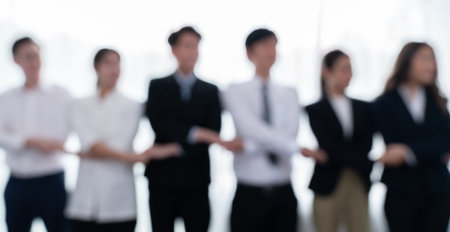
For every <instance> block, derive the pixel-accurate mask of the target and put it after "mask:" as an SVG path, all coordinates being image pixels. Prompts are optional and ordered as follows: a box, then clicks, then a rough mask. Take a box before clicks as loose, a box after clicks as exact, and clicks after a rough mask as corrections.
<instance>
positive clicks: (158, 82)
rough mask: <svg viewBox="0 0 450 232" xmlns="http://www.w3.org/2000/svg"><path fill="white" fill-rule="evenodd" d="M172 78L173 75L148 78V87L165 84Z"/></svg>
mask: <svg viewBox="0 0 450 232" xmlns="http://www.w3.org/2000/svg"><path fill="white" fill-rule="evenodd" d="M172 79H173V75H168V76H164V77H157V78H154V79H152V80H150V87H158V86H164V85H167V84H169V83H170V82H171V80H172Z"/></svg>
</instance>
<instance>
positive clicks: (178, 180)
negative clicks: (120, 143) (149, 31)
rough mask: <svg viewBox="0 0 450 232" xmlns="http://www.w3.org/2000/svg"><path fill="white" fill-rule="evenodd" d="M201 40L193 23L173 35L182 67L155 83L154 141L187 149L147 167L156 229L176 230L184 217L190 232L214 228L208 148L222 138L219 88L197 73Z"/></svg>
mask: <svg viewBox="0 0 450 232" xmlns="http://www.w3.org/2000/svg"><path fill="white" fill-rule="evenodd" d="M200 39H201V36H200V34H199V33H198V32H196V31H195V30H194V29H193V28H192V27H183V28H181V29H180V30H179V31H177V32H175V33H173V34H171V35H170V37H169V44H170V45H171V47H172V53H173V54H174V56H175V57H176V59H177V61H178V64H179V67H178V70H177V71H176V72H175V73H174V74H172V75H170V76H167V77H164V78H160V79H155V80H152V81H151V83H150V88H149V95H148V101H147V105H146V116H147V117H148V118H149V119H150V123H151V125H152V128H153V130H154V132H155V143H159V144H165V143H171V142H176V143H178V144H179V145H180V146H181V148H182V151H183V152H182V154H181V155H180V156H179V157H175V158H169V159H165V160H154V161H153V160H152V161H151V162H150V163H149V164H148V166H147V169H146V172H145V173H146V176H147V177H148V180H149V188H150V212H151V219H152V227H153V231H155V232H169V231H173V229H174V220H175V219H176V218H177V217H181V218H182V219H183V221H184V224H185V227H186V231H188V232H189V231H191V232H206V231H207V230H208V226H209V219H210V206H209V199H208V186H209V183H210V161H209V153H208V148H209V144H211V143H222V142H223V141H222V140H220V137H219V136H218V132H219V131H220V126H221V106H220V101H219V91H218V88H217V87H216V86H214V85H212V84H210V83H207V82H205V81H202V80H200V79H198V78H197V77H196V76H195V75H194V74H193V69H194V66H195V63H196V61H197V57H198V44H199V42H200Z"/></svg>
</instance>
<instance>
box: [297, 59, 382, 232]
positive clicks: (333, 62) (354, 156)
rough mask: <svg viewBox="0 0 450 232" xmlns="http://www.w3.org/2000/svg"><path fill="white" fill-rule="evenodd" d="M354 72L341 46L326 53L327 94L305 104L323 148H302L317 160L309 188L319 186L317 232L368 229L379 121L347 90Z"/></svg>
mask: <svg viewBox="0 0 450 232" xmlns="http://www.w3.org/2000/svg"><path fill="white" fill-rule="evenodd" d="M351 77H352V70H351V64H350V58H349V56H348V55H346V54H345V53H343V52H342V51H339V50H335V51H332V52H329V53H328V54H327V55H326V56H325V57H324V59H323V68H322V91H323V97H322V99H320V100H319V101H318V102H317V103H314V104H312V105H309V106H307V107H306V111H307V112H308V115H309V121H310V124H311V128H312V131H313V133H314V135H315V136H316V138H317V141H318V145H319V147H320V149H318V150H317V151H311V150H309V149H303V151H302V153H303V154H304V155H305V156H307V157H312V158H314V159H315V160H316V161H317V163H316V166H315V169H314V174H313V177H312V179H311V183H310V186H309V187H310V188H311V189H312V190H313V191H314V194H315V196H314V203H313V208H314V209H313V210H314V221H315V225H316V229H317V231H318V232H322V231H323V232H325V231H337V230H338V227H339V224H341V223H344V224H345V225H346V227H347V231H349V232H364V231H368V191H369V188H370V185H371V182H370V177H369V175H370V172H371V170H372V163H373V162H372V161H370V160H369V158H368V153H369V151H370V150H371V147H372V136H373V132H374V121H373V120H372V119H373V117H372V111H371V107H370V104H369V103H367V102H363V101H360V100H355V99H350V98H348V97H347V96H346V95H345V89H346V88H347V86H348V84H349V82H350V80H351Z"/></svg>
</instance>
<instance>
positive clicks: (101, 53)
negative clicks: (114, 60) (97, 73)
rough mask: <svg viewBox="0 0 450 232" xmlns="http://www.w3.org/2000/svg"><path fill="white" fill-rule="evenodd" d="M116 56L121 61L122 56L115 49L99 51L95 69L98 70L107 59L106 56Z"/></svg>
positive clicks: (96, 56) (95, 57) (95, 59)
mask: <svg viewBox="0 0 450 232" xmlns="http://www.w3.org/2000/svg"><path fill="white" fill-rule="evenodd" d="M110 53H112V54H115V55H116V56H117V57H118V58H119V61H120V54H119V53H118V52H117V51H116V50H114V49H110V48H102V49H100V50H98V51H97V53H96V54H95V56H94V68H95V69H97V67H98V65H99V64H100V63H101V62H102V61H103V60H104V59H105V58H106V55H108V54H110ZM99 86H100V80H97V87H99Z"/></svg>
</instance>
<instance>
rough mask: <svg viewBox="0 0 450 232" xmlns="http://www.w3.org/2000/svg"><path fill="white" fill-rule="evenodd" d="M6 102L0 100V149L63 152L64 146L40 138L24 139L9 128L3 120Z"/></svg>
mask: <svg viewBox="0 0 450 232" xmlns="http://www.w3.org/2000/svg"><path fill="white" fill-rule="evenodd" d="M7 108H8V101H7V100H6V99H3V98H2V99H1V100H0V147H3V148H5V149H7V150H11V151H17V150H20V149H23V148H29V149H38V150H41V151H43V152H45V153H53V152H55V151H64V144H63V143H62V142H60V141H57V140H52V139H46V138H42V137H26V136H24V135H22V134H20V133H19V132H17V131H14V130H13V129H11V128H9V125H8V122H7V121H6V119H5V115H6V114H7Z"/></svg>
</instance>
